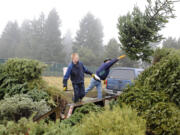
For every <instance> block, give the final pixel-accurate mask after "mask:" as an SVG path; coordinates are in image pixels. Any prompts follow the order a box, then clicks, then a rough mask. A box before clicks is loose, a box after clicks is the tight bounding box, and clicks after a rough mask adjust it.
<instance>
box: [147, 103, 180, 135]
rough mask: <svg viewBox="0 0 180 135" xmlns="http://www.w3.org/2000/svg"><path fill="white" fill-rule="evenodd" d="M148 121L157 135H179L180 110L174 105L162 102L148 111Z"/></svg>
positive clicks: (148, 125)
mask: <svg viewBox="0 0 180 135" xmlns="http://www.w3.org/2000/svg"><path fill="white" fill-rule="evenodd" d="M146 120H147V127H148V128H149V129H150V131H151V132H152V133H154V134H155V135H178V129H180V110H179V109H178V108H177V107H175V105H174V104H171V103H164V102H160V103H157V104H156V105H155V106H154V107H152V108H151V109H150V110H149V111H147V113H146ZM179 133H180V132H179Z"/></svg>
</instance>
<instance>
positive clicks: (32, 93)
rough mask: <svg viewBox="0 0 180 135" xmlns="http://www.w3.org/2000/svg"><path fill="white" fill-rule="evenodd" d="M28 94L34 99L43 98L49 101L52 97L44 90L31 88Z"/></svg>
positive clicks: (39, 99)
mask: <svg viewBox="0 0 180 135" xmlns="http://www.w3.org/2000/svg"><path fill="white" fill-rule="evenodd" d="M27 95H28V96H29V97H30V98H32V100H33V101H38V102H39V101H41V100H45V101H48V100H49V99H50V97H49V95H48V93H47V92H45V91H43V90H37V89H34V90H30V91H28V93H27Z"/></svg>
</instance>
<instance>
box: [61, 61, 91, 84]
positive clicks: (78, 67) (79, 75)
mask: <svg viewBox="0 0 180 135" xmlns="http://www.w3.org/2000/svg"><path fill="white" fill-rule="evenodd" d="M84 73H86V74H90V75H92V72H91V71H89V70H88V69H87V68H86V67H85V66H84V65H83V63H82V62H80V61H79V62H78V63H77V64H74V63H73V62H71V63H70V64H69V66H68V69H67V72H66V74H65V76H64V78H63V85H64V87H67V80H68V79H69V77H70V79H71V81H72V83H73V84H78V83H82V82H84Z"/></svg>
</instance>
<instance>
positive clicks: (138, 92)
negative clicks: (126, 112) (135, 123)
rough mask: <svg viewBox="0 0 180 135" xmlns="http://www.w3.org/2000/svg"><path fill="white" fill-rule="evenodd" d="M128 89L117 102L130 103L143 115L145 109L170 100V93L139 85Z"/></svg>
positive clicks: (120, 103)
mask: <svg viewBox="0 0 180 135" xmlns="http://www.w3.org/2000/svg"><path fill="white" fill-rule="evenodd" d="M128 90H129V91H128ZM127 91H128V92H126V91H125V92H124V93H122V94H121V96H120V97H119V98H118V101H117V102H118V104H119V105H120V106H121V105H122V103H126V104H128V105H130V106H131V107H132V108H133V109H136V110H137V111H138V114H139V115H143V114H144V112H145V111H147V110H149V109H151V108H152V107H153V106H154V105H155V104H156V103H158V102H168V101H169V98H168V95H166V94H165V93H164V92H158V91H151V90H148V89H146V88H142V87H140V88H139V87H137V86H133V87H130V88H128V89H127Z"/></svg>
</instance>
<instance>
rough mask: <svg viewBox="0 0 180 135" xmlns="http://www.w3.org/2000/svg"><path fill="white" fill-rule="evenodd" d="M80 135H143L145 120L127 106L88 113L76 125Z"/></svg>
mask: <svg viewBox="0 0 180 135" xmlns="http://www.w3.org/2000/svg"><path fill="white" fill-rule="evenodd" d="M78 129H79V130H78V132H79V134H81V135H145V131H146V122H145V120H143V119H142V118H140V117H138V116H137V113H136V111H134V110H132V109H131V108H129V107H126V106H123V108H120V107H114V108H113V110H109V109H106V110H105V111H103V112H101V113H90V115H87V116H86V117H85V118H84V119H83V120H82V123H81V124H80V126H79V127H78Z"/></svg>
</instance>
